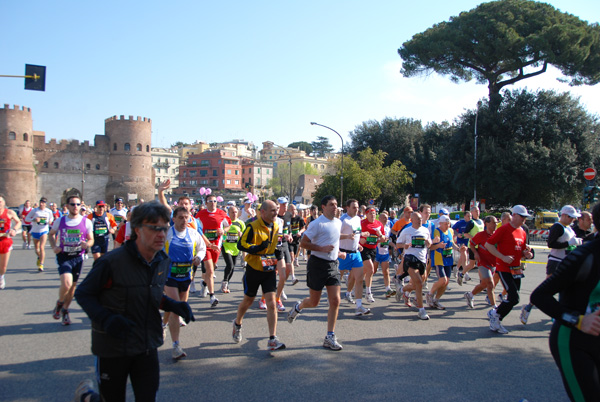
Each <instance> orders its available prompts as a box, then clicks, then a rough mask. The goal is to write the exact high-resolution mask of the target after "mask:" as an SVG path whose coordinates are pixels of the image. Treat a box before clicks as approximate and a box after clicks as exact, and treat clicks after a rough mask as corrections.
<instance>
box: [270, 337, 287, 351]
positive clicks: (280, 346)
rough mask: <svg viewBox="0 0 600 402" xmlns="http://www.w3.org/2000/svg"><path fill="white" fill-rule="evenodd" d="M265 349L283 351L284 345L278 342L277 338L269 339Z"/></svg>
mask: <svg viewBox="0 0 600 402" xmlns="http://www.w3.org/2000/svg"><path fill="white" fill-rule="evenodd" d="M267 349H269V350H281V349H285V343H283V342H280V341H279V338H277V337H275V338H273V339H269V342H267Z"/></svg>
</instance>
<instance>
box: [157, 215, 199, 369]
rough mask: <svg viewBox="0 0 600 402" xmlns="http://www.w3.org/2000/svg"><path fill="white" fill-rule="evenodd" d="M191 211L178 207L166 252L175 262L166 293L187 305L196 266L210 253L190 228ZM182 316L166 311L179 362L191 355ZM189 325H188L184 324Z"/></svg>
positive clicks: (170, 271)
mask: <svg viewBox="0 0 600 402" xmlns="http://www.w3.org/2000/svg"><path fill="white" fill-rule="evenodd" d="M189 215H190V212H189V211H188V210H187V209H186V208H185V207H177V208H175V210H174V211H173V222H174V225H173V226H171V228H170V229H169V231H168V232H167V238H166V243H165V252H166V253H167V255H168V256H169V258H170V259H171V266H170V269H169V273H168V276H167V282H166V283H165V294H166V295H167V296H168V297H170V298H171V299H173V300H175V301H184V302H187V300H188V296H189V288H190V283H191V282H192V265H195V266H198V265H200V262H201V261H202V259H203V258H204V256H205V254H206V244H205V243H204V240H203V239H202V236H200V233H198V231H196V230H193V229H190V228H188V227H187V222H188V220H189V219H188V218H189ZM180 320H182V318H181V317H179V316H177V315H176V314H171V313H169V312H165V314H164V317H163V327H164V326H165V324H167V323H168V327H169V333H170V334H171V341H172V342H173V353H172V357H173V359H174V360H179V359H181V358H184V357H186V356H187V354H186V353H185V352H184V350H183V349H182V347H181V344H180V342H179V331H180ZM183 324H184V325H185V322H184V323H183Z"/></svg>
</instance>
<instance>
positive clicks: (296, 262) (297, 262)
mask: <svg viewBox="0 0 600 402" xmlns="http://www.w3.org/2000/svg"><path fill="white" fill-rule="evenodd" d="M294 266H295V267H296V268H298V267H299V266H300V262H299V261H298V259H297V258H296V259H295V260H294Z"/></svg>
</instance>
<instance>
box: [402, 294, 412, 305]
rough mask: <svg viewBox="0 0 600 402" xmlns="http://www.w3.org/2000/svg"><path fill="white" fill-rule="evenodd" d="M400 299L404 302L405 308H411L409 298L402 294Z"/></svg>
mask: <svg viewBox="0 0 600 402" xmlns="http://www.w3.org/2000/svg"><path fill="white" fill-rule="evenodd" d="M402 299H403V300H404V305H405V306H406V307H412V303H411V302H410V298H409V297H408V296H407V295H406V293H404V292H402Z"/></svg>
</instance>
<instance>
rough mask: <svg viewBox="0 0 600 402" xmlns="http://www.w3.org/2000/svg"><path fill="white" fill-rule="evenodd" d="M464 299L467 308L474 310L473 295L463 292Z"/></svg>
mask: <svg viewBox="0 0 600 402" xmlns="http://www.w3.org/2000/svg"><path fill="white" fill-rule="evenodd" d="M464 298H465V299H466V300H467V307H469V308H475V305H474V304H473V295H472V294H471V292H465V295H464Z"/></svg>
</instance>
